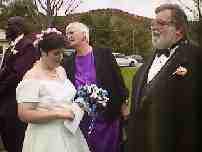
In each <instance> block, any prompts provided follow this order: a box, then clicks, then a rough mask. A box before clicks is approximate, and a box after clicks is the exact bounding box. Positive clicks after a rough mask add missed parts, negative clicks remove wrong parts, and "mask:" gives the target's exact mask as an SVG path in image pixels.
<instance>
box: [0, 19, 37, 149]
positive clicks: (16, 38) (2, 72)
mask: <svg viewBox="0 0 202 152" xmlns="http://www.w3.org/2000/svg"><path fill="white" fill-rule="evenodd" d="M25 24H26V23H25V20H24V18H23V17H20V16H16V17H11V18H9V19H8V24H7V28H6V38H7V40H8V41H9V44H10V46H9V48H8V49H7V50H6V51H5V52H4V54H3V60H2V65H1V67H0V97H1V101H0V135H1V137H2V140H3V144H4V146H5V148H6V150H7V151H8V152H21V148H22V143H23V139H24V132H25V128H26V125H25V124H24V123H22V122H21V121H20V120H19V119H18V117H17V102H16V90H15V89H16V87H17V85H18V83H19V82H20V81H21V79H22V77H23V75H24V73H25V72H26V71H27V70H28V69H30V68H31V67H32V65H33V63H34V62H35V61H36V59H37V57H38V53H37V51H36V50H35V49H34V46H33V44H32V41H31V40H29V39H28V38H26V34H27V29H26V25H25Z"/></svg>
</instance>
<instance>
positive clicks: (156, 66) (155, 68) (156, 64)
mask: <svg viewBox="0 0 202 152" xmlns="http://www.w3.org/2000/svg"><path fill="white" fill-rule="evenodd" d="M178 47H179V46H176V47H174V48H173V49H171V51H170V56H169V57H166V56H165V55H164V54H162V55H161V56H159V57H158V56H157V55H156V56H155V58H154V60H153V62H152V65H151V67H150V69H149V72H148V76H147V83H149V82H150V81H151V80H152V79H153V78H154V77H155V75H156V74H157V73H158V72H159V71H160V70H161V68H162V67H163V66H164V65H165V64H166V62H167V61H168V59H169V58H170V57H171V56H172V55H173V53H174V52H175V50H176V49H177V48H178Z"/></svg>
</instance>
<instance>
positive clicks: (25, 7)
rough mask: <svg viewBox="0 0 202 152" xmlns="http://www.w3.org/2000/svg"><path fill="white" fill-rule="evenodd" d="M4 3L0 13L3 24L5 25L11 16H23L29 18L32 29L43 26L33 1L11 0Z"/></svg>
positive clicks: (1, 25) (2, 25) (0, 25)
mask: <svg viewBox="0 0 202 152" xmlns="http://www.w3.org/2000/svg"><path fill="white" fill-rule="evenodd" d="M6 2H7V3H6V4H5V3H4V4H3V7H2V9H1V14H0V20H1V24H0V27H4V26H5V24H6V21H7V19H8V18H9V17H11V16H23V17H27V18H28V20H29V26H30V29H31V30H32V31H34V30H36V29H39V28H41V24H40V18H39V12H38V11H37V8H36V6H35V5H34V3H33V2H32V1H28V0H10V1H9V3H8V1H6Z"/></svg>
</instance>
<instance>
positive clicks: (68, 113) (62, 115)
mask: <svg viewBox="0 0 202 152" xmlns="http://www.w3.org/2000/svg"><path fill="white" fill-rule="evenodd" d="M57 116H58V118H59V119H68V120H70V121H72V120H74V117H75V115H74V112H73V111H72V110H70V109H68V110H58V111H57Z"/></svg>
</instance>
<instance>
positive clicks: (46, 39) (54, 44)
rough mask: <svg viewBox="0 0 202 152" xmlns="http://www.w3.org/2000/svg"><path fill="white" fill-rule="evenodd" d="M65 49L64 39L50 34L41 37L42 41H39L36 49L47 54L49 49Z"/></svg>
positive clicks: (55, 34) (59, 35)
mask: <svg viewBox="0 0 202 152" xmlns="http://www.w3.org/2000/svg"><path fill="white" fill-rule="evenodd" d="M64 47H65V39H64V36H63V35H62V34H58V33H56V32H50V33H46V34H44V35H43V37H42V40H40V41H39V44H38V48H39V49H40V50H41V51H43V52H48V51H49V50H51V49H58V48H64Z"/></svg>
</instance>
